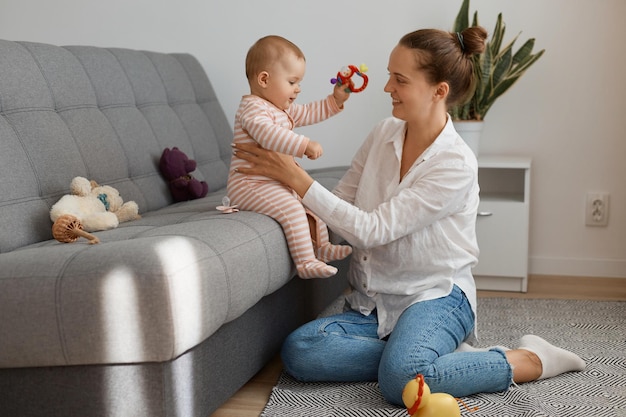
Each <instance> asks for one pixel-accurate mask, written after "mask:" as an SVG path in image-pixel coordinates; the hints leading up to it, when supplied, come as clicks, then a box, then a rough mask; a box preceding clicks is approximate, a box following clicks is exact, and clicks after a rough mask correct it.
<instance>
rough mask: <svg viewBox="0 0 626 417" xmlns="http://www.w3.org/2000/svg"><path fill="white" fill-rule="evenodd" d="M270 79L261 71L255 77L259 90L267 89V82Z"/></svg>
mask: <svg viewBox="0 0 626 417" xmlns="http://www.w3.org/2000/svg"><path fill="white" fill-rule="evenodd" d="M269 78H270V74H269V72H267V71H261V72H260V73H259V74H258V75H257V77H256V82H257V84H259V87H261V88H266V87H267V80H268V79H269Z"/></svg>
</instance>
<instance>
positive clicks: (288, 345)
mask: <svg viewBox="0 0 626 417" xmlns="http://www.w3.org/2000/svg"><path fill="white" fill-rule="evenodd" d="M312 326H313V325H312V323H308V324H306V325H304V326H302V327H300V328H298V329H296V330H295V331H294V332H292V333H291V334H290V335H289V336H287V338H286V339H285V341H284V342H283V346H282V348H281V352H280V355H281V360H282V363H283V367H284V369H285V371H286V372H287V373H288V374H289V375H291V376H293V377H294V378H296V379H297V380H300V381H310V380H313V379H314V378H313V377H312V375H311V374H312V371H313V370H314V369H313V367H314V366H315V365H316V364H317V363H318V362H319V359H320V358H319V357H318V355H319V349H317V348H316V346H317V344H318V343H317V342H316V339H317V338H318V337H322V335H320V334H319V333H316V332H313V331H312V329H311V327H312Z"/></svg>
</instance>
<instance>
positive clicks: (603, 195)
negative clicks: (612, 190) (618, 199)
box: [585, 192, 609, 226]
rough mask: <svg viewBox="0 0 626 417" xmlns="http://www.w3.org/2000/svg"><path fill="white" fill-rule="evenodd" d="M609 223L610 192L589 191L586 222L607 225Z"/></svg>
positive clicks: (593, 224) (591, 224)
mask: <svg viewBox="0 0 626 417" xmlns="http://www.w3.org/2000/svg"><path fill="white" fill-rule="evenodd" d="M608 223H609V193H607V192H589V193H587V201H586V204H585V224H586V225H587V226H606V225H607V224H608Z"/></svg>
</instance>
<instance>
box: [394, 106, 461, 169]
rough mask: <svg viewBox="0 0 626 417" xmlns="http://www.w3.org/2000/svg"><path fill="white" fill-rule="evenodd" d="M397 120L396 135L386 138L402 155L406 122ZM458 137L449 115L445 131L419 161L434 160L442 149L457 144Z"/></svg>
mask: <svg viewBox="0 0 626 417" xmlns="http://www.w3.org/2000/svg"><path fill="white" fill-rule="evenodd" d="M396 120H398V121H399V122H400V123H398V127H399V128H398V130H397V131H396V133H395V134H393V135H389V136H388V137H387V138H386V141H387V142H392V143H393V145H394V148H395V149H396V152H397V153H400V154H401V153H402V146H403V142H404V135H405V132H406V122H404V121H400V119H396ZM457 136H458V133H457V132H456V130H455V129H454V124H453V123H452V117H450V115H449V114H448V115H447V120H446V124H445V126H444V127H443V130H442V131H441V133H440V134H439V136H437V138H436V139H435V141H434V142H433V143H432V144H431V145H430V146H429V147H428V148H427V149H426V150H425V151H424V153H422V155H421V157H420V158H419V159H420V160H422V161H424V160H426V159H429V158H432V157H433V156H434V155H436V154H437V153H438V152H439V151H440V150H441V149H443V148H447V147H449V146H452V145H453V144H454V143H455V141H456V137H457Z"/></svg>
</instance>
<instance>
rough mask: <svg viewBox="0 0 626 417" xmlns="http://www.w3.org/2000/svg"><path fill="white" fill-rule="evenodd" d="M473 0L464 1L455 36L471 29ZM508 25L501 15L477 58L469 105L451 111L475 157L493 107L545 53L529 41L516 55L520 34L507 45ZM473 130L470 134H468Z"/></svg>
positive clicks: (476, 13)
mask: <svg viewBox="0 0 626 417" xmlns="http://www.w3.org/2000/svg"><path fill="white" fill-rule="evenodd" d="M469 3H470V2H469V0H463V3H462V4H461V9H460V10H459V13H458V15H457V16H456V20H455V21H454V28H453V30H454V31H455V32H462V31H463V30H464V29H465V28H467V27H469ZM478 24H479V23H478V12H477V11H476V12H474V17H473V20H472V26H476V25H478ZM504 32H505V24H504V21H503V20H502V13H500V14H498V18H497V20H496V25H495V28H494V30H493V33H492V34H491V38H490V39H488V40H487V43H486V44H485V51H484V52H483V53H481V54H477V55H474V56H473V58H472V59H473V60H474V71H475V76H476V90H475V91H474V94H473V95H472V97H471V98H470V99H469V101H467V102H466V103H465V104H462V105H458V106H456V107H453V108H450V109H449V111H450V115H451V116H452V120H453V122H454V124H455V128H456V129H457V131H458V132H459V134H460V135H461V137H463V139H465V140H466V141H467V142H468V144H469V145H470V147H471V148H472V150H474V153H476V154H478V140H479V137H480V132H481V131H482V126H483V120H484V119H485V116H486V115H487V112H488V111H489V109H490V108H491V106H492V105H493V103H494V102H495V101H496V100H497V99H498V97H500V96H501V95H502V94H504V93H505V92H506V91H507V90H508V89H509V88H511V86H512V85H513V84H515V82H516V81H517V80H519V78H520V77H521V76H522V75H524V73H525V72H526V70H528V68H530V66H531V65H533V64H534V63H535V62H537V60H538V59H539V58H541V56H542V55H543V53H544V52H545V50H544V49H542V50H541V51H539V52H537V53H535V54H533V53H532V52H533V48H534V46H535V39H534V38H531V39H528V40H527V41H526V42H525V43H524V44H523V45H522V46H521V47H520V48H519V49H518V50H517V51H516V52H514V51H513V46H514V44H515V41H516V40H517V39H518V37H519V34H518V35H517V36H515V37H514V38H513V40H511V41H510V42H509V43H507V44H504V45H503V40H504ZM467 129H469V131H468V130H467Z"/></svg>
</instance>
